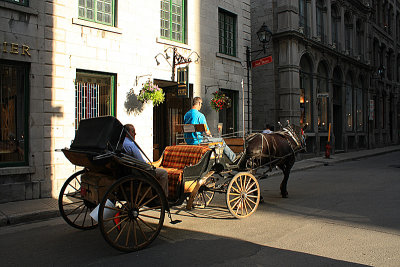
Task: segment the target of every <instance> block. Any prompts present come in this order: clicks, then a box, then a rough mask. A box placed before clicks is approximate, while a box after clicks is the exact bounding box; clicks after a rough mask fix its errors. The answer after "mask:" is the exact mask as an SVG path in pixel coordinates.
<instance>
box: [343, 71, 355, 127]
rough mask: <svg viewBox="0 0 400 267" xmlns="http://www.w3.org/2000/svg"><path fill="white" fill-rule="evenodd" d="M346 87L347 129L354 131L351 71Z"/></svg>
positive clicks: (347, 77)
mask: <svg viewBox="0 0 400 267" xmlns="http://www.w3.org/2000/svg"><path fill="white" fill-rule="evenodd" d="M345 89H346V90H345V94H346V95H345V104H346V116H345V118H346V131H353V81H352V77H351V75H350V73H348V74H347V76H346V88H345Z"/></svg>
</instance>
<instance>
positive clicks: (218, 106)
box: [210, 91, 232, 111]
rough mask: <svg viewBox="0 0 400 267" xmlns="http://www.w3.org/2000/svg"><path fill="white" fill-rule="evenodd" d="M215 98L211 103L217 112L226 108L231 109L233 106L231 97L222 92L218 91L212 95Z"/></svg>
mask: <svg viewBox="0 0 400 267" xmlns="http://www.w3.org/2000/svg"><path fill="white" fill-rule="evenodd" d="M212 95H213V98H212V99H211V101H210V105H211V107H212V108H213V109H214V110H215V111H220V110H222V109H224V108H230V107H231V105H232V101H231V99H230V98H229V97H227V96H226V95H225V94H224V93H222V92H221V91H216V92H214V93H212Z"/></svg>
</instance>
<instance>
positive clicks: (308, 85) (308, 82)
mask: <svg viewBox="0 0 400 267" xmlns="http://www.w3.org/2000/svg"><path fill="white" fill-rule="evenodd" d="M311 66H312V65H311V61H310V60H309V58H308V57H306V56H303V57H302V58H301V60H300V73H299V74H300V127H302V128H303V127H304V126H305V125H307V126H308V128H309V129H311V128H312V120H311V118H312V98H311V93H312V87H313V82H312V75H311V73H312V68H311Z"/></svg>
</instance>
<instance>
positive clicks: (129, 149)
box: [122, 124, 168, 197]
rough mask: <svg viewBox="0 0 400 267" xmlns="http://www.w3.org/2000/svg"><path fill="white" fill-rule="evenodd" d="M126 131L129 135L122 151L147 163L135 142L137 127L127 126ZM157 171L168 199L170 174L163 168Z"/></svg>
mask: <svg viewBox="0 0 400 267" xmlns="http://www.w3.org/2000/svg"><path fill="white" fill-rule="evenodd" d="M125 129H126V130H127V131H128V133H129V134H127V135H126V137H125V140H124V143H123V144H122V149H123V150H124V151H125V152H126V154H128V155H130V156H132V157H134V158H136V159H138V160H140V161H142V162H146V161H145V160H144V159H143V157H142V154H141V153H140V150H139V148H138V147H137V146H136V144H135V142H133V140H135V136H136V130H135V127H134V126H133V125H132V124H125ZM131 138H132V139H131ZM155 171H156V178H157V179H158V181H159V182H160V185H161V188H162V189H163V190H164V192H165V195H166V196H167V197H168V172H167V171H166V170H164V169H162V168H156V169H155Z"/></svg>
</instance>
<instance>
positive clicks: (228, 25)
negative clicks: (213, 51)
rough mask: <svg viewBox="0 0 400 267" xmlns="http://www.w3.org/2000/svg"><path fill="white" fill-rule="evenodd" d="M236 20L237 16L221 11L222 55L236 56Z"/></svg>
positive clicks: (219, 26) (220, 43) (219, 23)
mask: <svg viewBox="0 0 400 267" xmlns="http://www.w3.org/2000/svg"><path fill="white" fill-rule="evenodd" d="M236 18H237V16H236V15H234V14H232V13H230V12H228V11H225V10H222V9H219V12H218V29H219V52H220V53H222V54H226V55H230V56H236Z"/></svg>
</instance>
